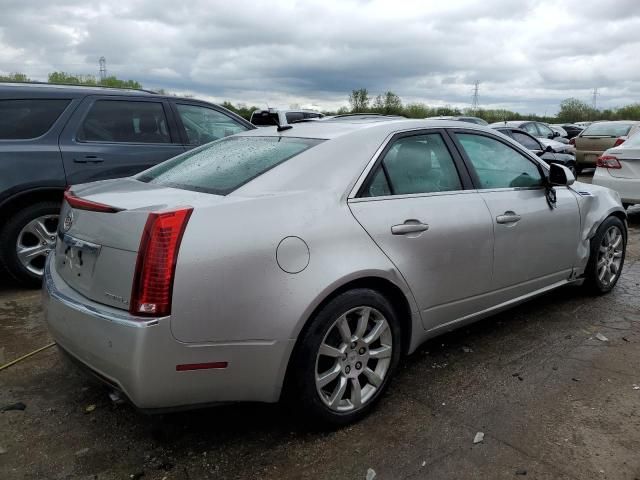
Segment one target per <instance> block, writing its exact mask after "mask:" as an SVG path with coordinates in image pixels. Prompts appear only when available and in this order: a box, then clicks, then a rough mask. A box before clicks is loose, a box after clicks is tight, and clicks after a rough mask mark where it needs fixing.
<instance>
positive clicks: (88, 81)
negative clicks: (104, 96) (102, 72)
mask: <svg viewBox="0 0 640 480" xmlns="http://www.w3.org/2000/svg"><path fill="white" fill-rule="evenodd" d="M48 82H49V83H58V84H67V85H96V86H102V87H113V88H138V89H139V88H142V85H141V84H140V82H137V81H135V80H122V79H119V78H117V77H115V76H113V75H111V76H108V77H106V78H105V79H104V80H97V79H96V77H95V76H93V75H75V74H70V73H67V72H51V73H50V74H49V76H48Z"/></svg>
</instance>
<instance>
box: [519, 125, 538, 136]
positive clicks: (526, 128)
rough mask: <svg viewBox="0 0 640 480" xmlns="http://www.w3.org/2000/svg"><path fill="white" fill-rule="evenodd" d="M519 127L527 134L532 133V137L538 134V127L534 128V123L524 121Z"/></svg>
mask: <svg viewBox="0 0 640 480" xmlns="http://www.w3.org/2000/svg"><path fill="white" fill-rule="evenodd" d="M520 128H522V129H523V130H524V131H525V132H527V133H528V134H530V135H533V136H534V137H537V136H539V135H540V134H539V133H538V129H537V128H536V124H535V123H525V124H524V125H522V127H520Z"/></svg>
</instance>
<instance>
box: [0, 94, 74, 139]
mask: <svg viewBox="0 0 640 480" xmlns="http://www.w3.org/2000/svg"><path fill="white" fill-rule="evenodd" d="M69 102H70V100H68V99H51V100H48V99H31V100H0V140H23V139H27V138H37V137H40V136H42V135H44V134H45V133H47V132H48V131H49V129H50V128H51V126H52V125H53V124H54V122H55V121H56V120H57V119H58V118H59V117H60V115H61V114H62V112H63V111H64V109H65V108H67V105H69Z"/></svg>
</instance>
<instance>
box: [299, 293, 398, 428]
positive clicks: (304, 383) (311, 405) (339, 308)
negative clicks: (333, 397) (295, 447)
mask: <svg viewBox="0 0 640 480" xmlns="http://www.w3.org/2000/svg"><path fill="white" fill-rule="evenodd" d="M360 306H370V307H373V308H375V309H376V310H378V311H380V313H382V314H383V315H384V316H385V318H386V319H387V322H388V323H389V326H390V328H391V334H392V337H393V351H392V356H391V364H390V366H389V370H388V371H387V374H386V375H385V378H384V381H383V383H382V385H381V386H380V388H379V389H378V390H377V391H376V392H375V394H374V397H373V398H372V399H371V400H369V402H368V403H367V404H366V405H365V406H364V407H362V408H361V409H359V410H357V411H355V412H347V413H339V412H335V411H332V410H330V409H329V408H328V407H327V406H326V405H325V404H324V403H323V402H322V400H321V399H320V398H319V395H318V392H317V391H316V385H315V380H314V378H315V365H316V363H315V362H316V356H317V352H318V348H319V347H320V343H321V342H322V341H323V340H324V337H325V335H326V333H327V331H328V330H329V328H330V327H331V325H333V323H334V322H335V320H336V319H337V318H338V317H339V316H340V315H342V314H344V313H345V312H347V311H348V310H350V309H352V308H355V307H360ZM401 350H402V332H401V331H400V326H399V322H398V319H397V314H396V311H395V309H394V308H393V306H392V305H391V303H390V302H389V300H387V298H386V297H384V296H383V295H381V294H380V293H378V292H376V291H375V290H370V289H354V290H349V291H347V292H345V293H342V294H340V295H338V296H337V297H335V298H334V299H332V300H331V301H329V302H328V303H327V304H326V305H325V306H324V307H322V308H321V309H320V310H319V311H318V312H317V313H316V315H315V316H314V317H313V319H312V320H311V322H310V323H309V325H308V327H307V328H306V329H305V330H304V331H303V333H302V335H301V337H300V339H299V342H298V345H297V347H296V351H295V352H294V364H293V365H292V366H293V369H292V371H291V379H290V381H289V382H288V388H287V397H288V398H287V403H289V404H290V405H291V406H293V407H294V408H295V409H296V410H297V412H298V413H299V414H300V415H301V416H302V420H304V421H305V422H306V423H309V424H311V425H313V426H315V427H325V428H326V427H329V428H335V427H340V426H343V425H347V424H349V423H352V422H355V421H357V420H358V419H360V418H362V417H364V416H366V415H367V414H368V413H369V412H370V411H371V410H372V409H373V408H374V406H375V404H376V403H377V402H378V401H379V399H380V398H381V396H382V394H383V393H384V391H385V390H386V389H387V387H388V385H389V381H390V379H391V377H392V376H393V374H394V372H395V369H396V367H397V365H398V362H399V360H400V356H401Z"/></svg>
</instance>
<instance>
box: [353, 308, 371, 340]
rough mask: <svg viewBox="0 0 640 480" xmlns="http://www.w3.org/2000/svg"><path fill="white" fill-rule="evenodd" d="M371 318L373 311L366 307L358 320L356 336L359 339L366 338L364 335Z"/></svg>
mask: <svg viewBox="0 0 640 480" xmlns="http://www.w3.org/2000/svg"><path fill="white" fill-rule="evenodd" d="M370 316H371V309H370V308H369V307H365V308H363V309H362V312H361V313H360V318H358V326H357V327H356V333H355V336H356V337H357V338H362V337H364V333H365V332H366V331H367V325H368V324H369V317H370Z"/></svg>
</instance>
